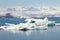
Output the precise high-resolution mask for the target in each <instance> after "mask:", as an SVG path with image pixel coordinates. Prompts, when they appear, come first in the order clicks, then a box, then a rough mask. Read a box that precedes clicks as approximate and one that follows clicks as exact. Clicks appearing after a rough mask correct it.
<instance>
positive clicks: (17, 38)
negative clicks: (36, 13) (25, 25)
mask: <svg viewBox="0 0 60 40" xmlns="http://www.w3.org/2000/svg"><path fill="white" fill-rule="evenodd" d="M13 20H15V21H13ZM23 20H25V19H18V18H0V26H2V25H5V23H12V24H18V23H20V22H25V21H23ZM49 20H51V21H56V22H57V23H58V22H60V18H49ZM12 27H13V26H12ZM0 40H60V26H51V27H49V28H48V29H47V30H28V31H19V30H18V31H16V30H10V31H5V30H0Z"/></svg>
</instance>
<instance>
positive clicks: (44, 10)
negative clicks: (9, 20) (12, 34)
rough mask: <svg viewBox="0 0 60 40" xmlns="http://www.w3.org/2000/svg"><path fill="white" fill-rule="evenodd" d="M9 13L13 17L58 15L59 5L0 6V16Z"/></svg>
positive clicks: (59, 14) (59, 13)
mask: <svg viewBox="0 0 60 40" xmlns="http://www.w3.org/2000/svg"><path fill="white" fill-rule="evenodd" d="M8 13H9V14H10V15H11V16H13V17H21V16H22V17H28V18H31V17H43V16H44V17H46V16H48V17H51V16H53V17H60V7H48V6H39V7H23V6H16V7H5V8H0V16H6V14H8Z"/></svg>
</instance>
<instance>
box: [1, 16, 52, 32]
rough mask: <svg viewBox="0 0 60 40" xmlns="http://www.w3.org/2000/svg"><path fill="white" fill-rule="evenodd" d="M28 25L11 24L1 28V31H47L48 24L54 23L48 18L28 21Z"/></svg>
mask: <svg viewBox="0 0 60 40" xmlns="http://www.w3.org/2000/svg"><path fill="white" fill-rule="evenodd" d="M25 21H27V22H26V23H20V24H9V23H6V26H1V27H0V30H24V31H25V30H35V29H36V30H40V29H47V28H48V24H50V23H52V22H51V21H49V20H48V18H47V17H46V18H44V19H33V18H32V19H26V20H25Z"/></svg>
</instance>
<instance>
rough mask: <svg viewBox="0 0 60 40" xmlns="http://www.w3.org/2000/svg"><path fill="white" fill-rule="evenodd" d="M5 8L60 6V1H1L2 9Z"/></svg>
mask: <svg viewBox="0 0 60 40" xmlns="http://www.w3.org/2000/svg"><path fill="white" fill-rule="evenodd" d="M5 6H60V0H0V7H5Z"/></svg>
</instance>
